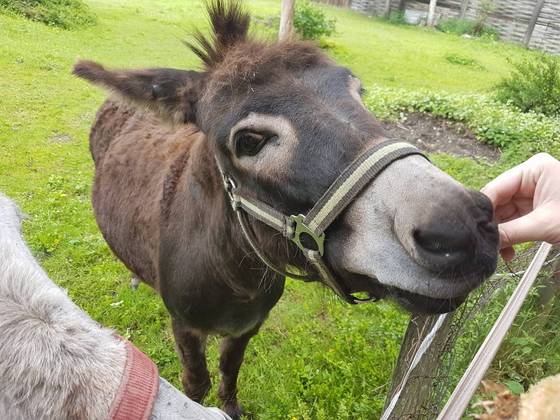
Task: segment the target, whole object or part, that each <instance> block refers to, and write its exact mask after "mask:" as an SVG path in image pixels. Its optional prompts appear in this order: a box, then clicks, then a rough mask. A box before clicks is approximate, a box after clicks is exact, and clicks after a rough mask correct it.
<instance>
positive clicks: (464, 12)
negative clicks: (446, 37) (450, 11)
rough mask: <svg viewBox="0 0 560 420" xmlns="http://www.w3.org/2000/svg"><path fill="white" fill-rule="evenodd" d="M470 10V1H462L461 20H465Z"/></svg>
mask: <svg viewBox="0 0 560 420" xmlns="http://www.w3.org/2000/svg"><path fill="white" fill-rule="evenodd" d="M468 8H469V0H461V13H459V19H465V16H466V15H467V9H468Z"/></svg>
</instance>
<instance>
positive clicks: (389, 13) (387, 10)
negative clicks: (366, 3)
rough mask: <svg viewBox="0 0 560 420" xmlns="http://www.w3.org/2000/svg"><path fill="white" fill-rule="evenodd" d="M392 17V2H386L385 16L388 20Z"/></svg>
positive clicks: (386, 0) (389, 0) (388, 0)
mask: <svg viewBox="0 0 560 420" xmlns="http://www.w3.org/2000/svg"><path fill="white" fill-rule="evenodd" d="M390 15H391V0H385V7H384V8H383V16H384V17H385V18H388V17H389V16H390Z"/></svg>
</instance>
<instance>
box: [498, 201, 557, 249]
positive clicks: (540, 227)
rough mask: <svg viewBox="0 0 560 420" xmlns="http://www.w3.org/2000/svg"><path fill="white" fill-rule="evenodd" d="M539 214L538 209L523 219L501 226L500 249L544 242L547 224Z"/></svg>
mask: <svg viewBox="0 0 560 420" xmlns="http://www.w3.org/2000/svg"><path fill="white" fill-rule="evenodd" d="M539 213H540V212H539V210H538V209H537V210H534V211H532V212H531V213H529V214H526V215H525V216H523V217H520V218H518V219H515V220H511V221H509V222H506V223H502V224H501V225H499V226H498V228H499V231H500V249H503V248H508V247H511V246H512V245H514V244H519V243H522V242H529V241H542V240H544V237H545V236H546V231H545V230H546V223H545V222H544V221H543V220H542V219H541V217H540V214H539Z"/></svg>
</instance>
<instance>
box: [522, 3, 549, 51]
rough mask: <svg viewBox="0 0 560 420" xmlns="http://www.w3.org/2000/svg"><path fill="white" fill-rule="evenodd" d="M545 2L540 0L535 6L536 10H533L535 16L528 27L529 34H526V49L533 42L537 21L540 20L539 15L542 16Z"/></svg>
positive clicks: (524, 41)
mask: <svg viewBox="0 0 560 420" xmlns="http://www.w3.org/2000/svg"><path fill="white" fill-rule="evenodd" d="M544 2H545V0H539V1H538V3H537V4H536V5H535V8H534V9H533V15H532V16H531V20H530V21H529V24H528V25H527V32H525V39H524V40H523V44H525V46H526V47H528V46H529V43H530V42H531V37H532V36H533V31H534V30H535V26H536V24H537V21H538V20H539V15H540V14H541V10H542V8H543V6H544Z"/></svg>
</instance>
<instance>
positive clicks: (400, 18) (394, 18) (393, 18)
mask: <svg viewBox="0 0 560 420" xmlns="http://www.w3.org/2000/svg"><path fill="white" fill-rule="evenodd" d="M387 20H388V21H389V22H391V23H393V24H395V25H406V24H407V21H406V19H405V18H404V11H402V10H393V11H392V12H391V13H389V17H388V19H387Z"/></svg>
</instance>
